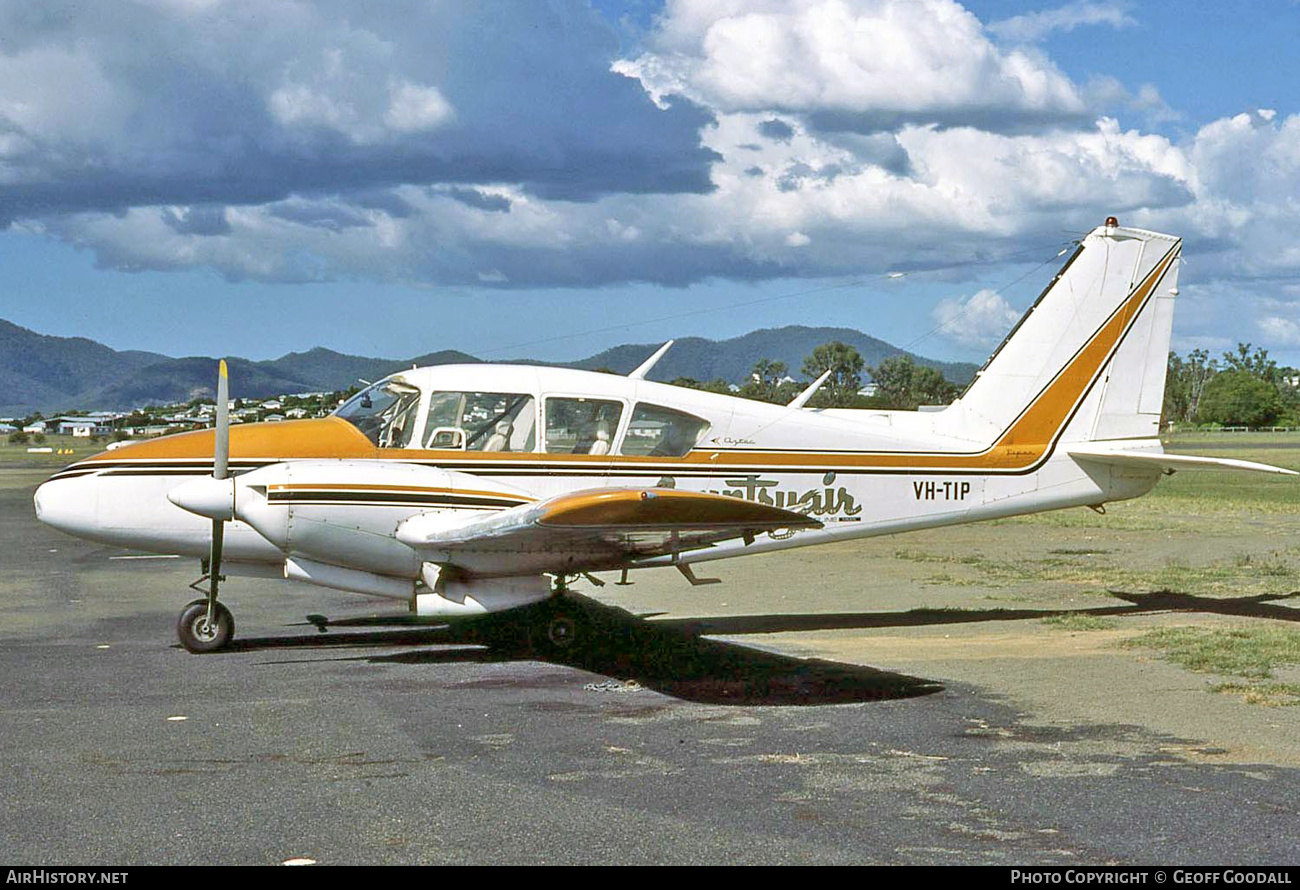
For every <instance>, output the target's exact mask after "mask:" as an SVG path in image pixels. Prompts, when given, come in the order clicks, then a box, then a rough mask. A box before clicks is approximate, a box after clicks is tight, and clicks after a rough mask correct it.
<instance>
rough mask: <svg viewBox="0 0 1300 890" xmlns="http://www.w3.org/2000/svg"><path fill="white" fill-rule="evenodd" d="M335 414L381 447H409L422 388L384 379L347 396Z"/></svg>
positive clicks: (418, 414)
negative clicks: (349, 396) (353, 394)
mask: <svg viewBox="0 0 1300 890" xmlns="http://www.w3.org/2000/svg"><path fill="white" fill-rule="evenodd" d="M334 414H335V415H336V416H338V417H342V418H343V419H344V420H346V421H348V422H349V423H351V424H352V425H353V426H355V427H356V428H357V429H359V430H360V431H361V432H362V433H363V434H364V435H365V437H366V438H367V439H369V440H370V441H371V442H372V443H374V444H375V445H377V446H379V447H380V448H406V447H407V446H408V445H409V444H410V442H411V436H412V435H414V433H415V427H416V422H417V420H418V419H419V416H420V391H419V390H418V389H416V388H415V387H414V386H411V385H410V384H407V383H403V382H401V381H400V380H381V381H380V382H378V383H376V384H375V385H374V386H371V387H369V388H368V389H363V390H362V391H361V392H359V393H357V394H356V395H355V396H353V397H352V398H350V399H348V401H347V402H345V403H344V404H343V405H342V406H341V407H340V408H339V409H338V410H337V411H335V412H334Z"/></svg>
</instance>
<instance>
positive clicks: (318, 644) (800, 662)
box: [226, 594, 943, 705]
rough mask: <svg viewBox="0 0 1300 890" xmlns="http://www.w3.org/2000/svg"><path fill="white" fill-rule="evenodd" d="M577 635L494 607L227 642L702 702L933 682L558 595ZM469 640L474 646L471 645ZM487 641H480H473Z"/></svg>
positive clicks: (904, 692) (814, 701)
mask: <svg viewBox="0 0 1300 890" xmlns="http://www.w3.org/2000/svg"><path fill="white" fill-rule="evenodd" d="M566 601H567V608H566V614H567V615H569V616H571V617H573V618H574V619H576V621H577V623H578V626H579V628H580V630H579V633H578V634H577V637H576V638H575V639H574V640H573V642H572V643H571V644H569V645H567V646H565V647H562V648H557V647H555V646H552V645H549V644H547V643H546V642H545V641H544V627H545V621H544V619H545V617H546V616H538V617H539V618H541V619H542V620H537V621H529V620H527V618H526V617H523V618H521V617H520V616H518V615H512V616H511V617H510V618H509V619H506V618H501V619H499V620H496V621H494V620H493V616H489V617H487V618H484V619H480V620H477V621H474V622H466V623H465V624H463V625H460V626H452V627H447V626H440V627H407V628H402V629H397V630H382V631H366V632H358V631H356V630H351V631H345V632H343V633H338V632H335V631H334V630H333V629H334V628H357V627H364V626H385V625H391V624H393V623H400V622H401V620H402V619H400V618H397V619H390V618H362V619H344V620H341V621H336V622H332V621H325V620H324V619H323V618H322V617H321V616H311V618H310V619H309V620H310V621H311V623H313V624H316V625H317V626H318V627H322V626H324V627H325V628H327V629H328V630H327V632H326V633H322V634H317V635H311V636H306V635H295V636H288V637H262V638H244V639H240V638H236V639H235V640H234V641H232V642H231V644H230V646H229V648H228V649H227V650H226V651H229V652H239V651H244V652H247V651H255V650H268V649H315V648H326V647H328V648H336V647H341V648H357V647H376V648H379V647H393V646H404V645H409V646H418V647H421V648H419V649H418V650H415V651H410V652H400V653H396V654H384V655H375V656H369V657H365V659H366V660H367V661H370V662H375V663H389V664H393V663H401V664H439V663H449V662H495V661H516V660H529V659H531V660H540V661H546V662H550V663H553V664H562V665H567V666H570V667H575V668H579V669H581V670H585V671H590V672H591V673H595V674H603V675H605V676H607V677H611V678H617V679H618V680H621V681H628V680H635V681H636V682H637V683H639V684H640V685H642V686H644V687H646V688H649V689H653V690H655V691H657V692H661V693H663V694H665V695H670V696H673V697H674V698H680V699H685V700H688V701H696V702H701V703H707V704H732V705H825V704H846V703H851V702H864V701H882V700H892V699H903V698H913V697H916V696H921V695H930V694H932V693H935V692H939V691H941V690H942V689H943V686H942V685H940V684H939V683H936V682H933V681H930V680H925V679H922V678H919V677H910V676H907V675H905V674H899V673H894V672H891V671H883V670H878V669H876V668H871V667H866V666H862V665H854V664H841V663H837V662H833V661H826V660H822V659H808V658H795V657H791V656H788V655H781V654H779V653H775V652H769V651H763V650H760V649H753V648H750V647H748V646H742V645H738V644H735V643H728V642H724V641H721V640H710V639H706V638H705V637H703V636H702V635H701V633H700V632H697V631H695V630H693V629H691V628H689V627H683V626H678V625H677V623H675V622H667V621H649V620H647V619H646V618H645V617H638V616H636V615H633V614H631V613H629V612H627V611H624V610H622V609H617V608H614V607H611V606H606V605H604V604H602V603H599V602H596V601H595V600H591V599H588V598H586V597H582V596H577V595H573V594H570V595H569V596H568V597H566ZM471 647H472V648H471ZM480 647H486V648H480Z"/></svg>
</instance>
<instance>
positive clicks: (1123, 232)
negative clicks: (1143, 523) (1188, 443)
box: [936, 218, 1182, 447]
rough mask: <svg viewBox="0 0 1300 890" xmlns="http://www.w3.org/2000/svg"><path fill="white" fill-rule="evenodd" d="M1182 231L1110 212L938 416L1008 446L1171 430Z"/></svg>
mask: <svg viewBox="0 0 1300 890" xmlns="http://www.w3.org/2000/svg"><path fill="white" fill-rule="evenodd" d="M1181 246H1182V242H1181V241H1180V239H1178V238H1176V237H1173V236H1171V235H1161V234H1158V233H1155V232H1147V231H1144V230H1142V229H1130V228H1124V227H1121V226H1119V225H1118V224H1114V220H1113V218H1112V219H1109V220H1107V225H1105V226H1099V227H1097V228H1096V229H1094V230H1093V231H1092V232H1091V233H1089V234H1088V236H1087V237H1085V238H1084V239H1083V240H1082V241H1081V242H1080V243H1079V248H1078V250H1076V251H1075V253H1074V255H1073V256H1071V257H1070V259H1069V260H1068V261H1067V262H1066V264H1065V266H1064V267H1063V268H1062V269H1061V271H1060V272H1058V273H1057V275H1056V277H1055V278H1054V279H1053V280H1052V283H1051V284H1050V285H1049V286H1048V287H1047V289H1046V290H1045V291H1044V292H1043V293H1042V295H1041V296H1040V297H1039V298H1038V300H1037V301H1036V302H1035V303H1034V305H1033V306H1032V307H1030V309H1029V311H1028V312H1027V313H1025V316H1024V317H1023V318H1022V319H1021V320H1020V322H1019V323H1018V324H1017V325H1016V327H1015V328H1013V329H1012V331H1011V334H1010V335H1008V337H1007V339H1006V340H1005V341H1003V343H1002V345H1001V346H1000V347H998V349H997V351H996V352H994V353H993V356H992V358H990V359H989V361H988V363H987V364H986V365H985V366H984V368H983V369H981V370H980V371H979V373H978V374H977V375H976V377H975V380H974V381H973V382H972V383H971V385H970V387H969V388H968V389H967V390H966V392H965V394H963V396H962V397H961V398H960V399H959V400H958V401H957V402H955V403H953V405H951V406H950V407H949V408H948V409H947V410H945V411H944V412H942V416H941V417H940V418H936V425H937V427H938V428H939V430H940V431H942V432H944V433H946V434H948V435H952V436H956V437H959V438H963V439H968V440H971V441H975V442H984V443H998V444H1001V445H1004V446H1007V447H1016V446H1020V445H1029V444H1042V443H1048V442H1056V441H1072V442H1077V441H1087V440H1091V439H1116V438H1140V437H1150V436H1154V435H1156V433H1157V432H1158V431H1159V423H1160V409H1161V403H1162V400H1163V398H1164V385H1165V368H1166V366H1167V359H1168V351H1169V335H1170V330H1171V328H1172V325H1173V301H1174V297H1175V296H1176V294H1177V292H1178V290H1177V270H1178V255H1179V252H1180V250H1181Z"/></svg>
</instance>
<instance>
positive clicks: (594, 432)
mask: <svg viewBox="0 0 1300 890" xmlns="http://www.w3.org/2000/svg"><path fill="white" fill-rule="evenodd" d="M622 416H623V403H622V402H615V401H611V400H607V399H583V398H549V399H547V400H546V450H547V452H549V453H551V454H609V452H610V449H611V448H613V447H614V436H615V434H616V433H617V432H618V422H619V419H620V418H621V417H622Z"/></svg>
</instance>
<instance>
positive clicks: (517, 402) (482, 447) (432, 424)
mask: <svg viewBox="0 0 1300 890" xmlns="http://www.w3.org/2000/svg"><path fill="white" fill-rule="evenodd" d="M424 439H425V441H424V447H425V448H432V449H453V450H458V451H460V450H463V451H532V450H533V449H534V448H536V447H537V412H536V410H535V408H534V401H533V397H532V396H531V395H527V394H524V393H506V392H442V391H439V392H434V393H431V394H430V396H429V414H428V417H427V419H426V421H425V424H424Z"/></svg>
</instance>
